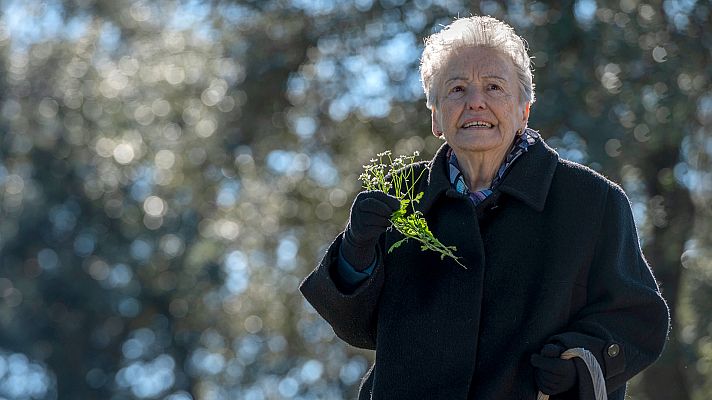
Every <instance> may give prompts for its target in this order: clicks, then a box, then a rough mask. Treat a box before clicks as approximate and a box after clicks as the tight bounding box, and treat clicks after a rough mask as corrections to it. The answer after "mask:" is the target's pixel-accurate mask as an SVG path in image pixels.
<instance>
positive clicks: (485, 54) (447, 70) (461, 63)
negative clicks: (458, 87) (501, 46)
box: [438, 47, 516, 84]
mask: <svg viewBox="0 0 712 400" xmlns="http://www.w3.org/2000/svg"><path fill="white" fill-rule="evenodd" d="M438 75H439V79H438V80H439V83H441V84H442V83H444V82H445V81H447V80H451V79H453V78H466V79H467V80H473V79H482V78H484V77H499V78H501V79H502V80H505V81H507V82H509V81H515V80H516V74H515V71H514V63H513V62H512V60H511V59H510V58H509V57H508V56H507V55H506V54H502V53H501V52H499V51H497V50H495V49H491V48H487V47H468V48H462V49H453V51H451V52H450V54H449V56H448V57H447V59H446V60H445V62H443V64H442V65H441V67H440V70H439V74H438Z"/></svg>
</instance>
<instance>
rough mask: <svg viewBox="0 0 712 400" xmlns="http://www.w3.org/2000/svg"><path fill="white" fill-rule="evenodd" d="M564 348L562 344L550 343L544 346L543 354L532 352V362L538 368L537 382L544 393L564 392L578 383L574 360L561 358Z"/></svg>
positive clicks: (536, 373)
mask: <svg viewBox="0 0 712 400" xmlns="http://www.w3.org/2000/svg"><path fill="white" fill-rule="evenodd" d="M564 350H565V349H564V348H563V347H561V346H558V345H555V344H551V343H549V344H547V345H545V346H544V348H542V350H541V354H532V357H531V363H532V365H533V366H534V367H535V368H536V372H535V377H536V384H537V386H538V387H539V390H540V391H541V392H542V393H544V394H548V395H555V394H559V393H563V392H566V391H568V390H570V389H571V388H573V387H574V385H576V381H577V373H576V365H575V364H574V360H573V359H570V360H563V359H561V358H559V357H560V356H561V353H563V352H564Z"/></svg>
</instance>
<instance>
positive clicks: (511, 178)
mask: <svg viewBox="0 0 712 400" xmlns="http://www.w3.org/2000/svg"><path fill="white" fill-rule="evenodd" d="M449 148H450V146H449V145H448V144H447V143H444V144H443V145H442V146H440V148H439V149H438V151H437V152H436V153H435V157H433V159H432V160H431V161H430V163H428V170H429V172H428V185H427V187H426V188H425V193H424V195H423V200H422V202H421V211H422V212H423V213H427V212H428V210H430V208H431V207H432V205H433V204H434V203H435V201H436V200H437V199H438V198H439V197H440V196H442V195H447V196H449V197H463V195H461V194H459V193H457V191H456V190H454V189H452V187H451V185H450V179H449V175H448V164H447V161H448V160H447V151H448V149H449ZM558 160H559V155H558V154H557V153H556V151H555V150H554V149H552V148H551V147H549V146H548V145H547V144H546V143H544V140H543V139H540V140H539V141H537V143H536V144H534V145H532V146H530V147H529V149H528V150H527V152H526V153H525V154H523V155H522V156H521V157H520V158H519V159H518V160H517V161H516V162H515V163H514V165H512V167H511V169H510V170H509V171H508V172H507V174H506V175H505V177H504V179H503V180H502V182H501V183H500V185H499V187H498V188H497V190H498V191H500V192H502V193H506V194H508V195H510V196H512V197H514V198H516V199H519V200H520V201H522V202H523V203H525V204H526V205H528V206H529V207H531V208H533V209H535V210H536V211H539V212H541V211H542V210H544V205H545V203H546V197H547V194H548V193H549V187H550V186H551V181H552V179H553V178H554V172H555V170H556V164H557V162H558Z"/></svg>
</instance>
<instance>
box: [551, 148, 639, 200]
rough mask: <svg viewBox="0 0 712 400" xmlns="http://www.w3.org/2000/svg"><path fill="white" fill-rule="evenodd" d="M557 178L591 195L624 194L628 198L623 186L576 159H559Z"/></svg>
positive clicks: (562, 182)
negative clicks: (575, 160)
mask: <svg viewBox="0 0 712 400" xmlns="http://www.w3.org/2000/svg"><path fill="white" fill-rule="evenodd" d="M555 178H556V179H557V180H558V181H559V182H560V183H561V184H563V185H564V186H566V187H568V189H569V190H582V191H584V193H588V194H589V195H604V196H606V195H609V194H611V193H613V196H616V197H618V196H622V197H623V198H625V199H626V200H627V199H628V198H627V196H626V194H625V192H624V190H623V188H622V187H621V186H620V185H619V184H618V183H616V182H614V181H613V180H611V179H609V178H607V177H606V176H604V175H603V174H601V173H600V172H598V171H595V170H593V169H591V168H590V167H587V166H585V165H582V164H579V163H577V162H574V161H570V160H565V159H561V158H560V159H559V161H558V165H557V167H556V173H555Z"/></svg>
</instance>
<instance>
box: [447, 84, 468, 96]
mask: <svg viewBox="0 0 712 400" xmlns="http://www.w3.org/2000/svg"><path fill="white" fill-rule="evenodd" d="M464 94H465V86H463V85H456V86H453V87H451V88H450V90H448V93H447V96H448V97H449V98H451V99H458V98H461V97H462V96H463V95H464Z"/></svg>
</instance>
